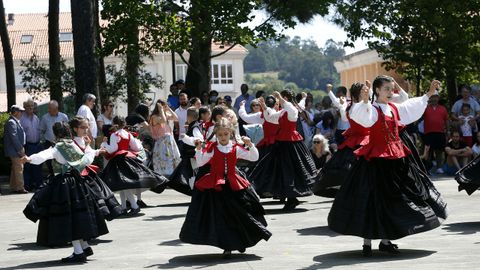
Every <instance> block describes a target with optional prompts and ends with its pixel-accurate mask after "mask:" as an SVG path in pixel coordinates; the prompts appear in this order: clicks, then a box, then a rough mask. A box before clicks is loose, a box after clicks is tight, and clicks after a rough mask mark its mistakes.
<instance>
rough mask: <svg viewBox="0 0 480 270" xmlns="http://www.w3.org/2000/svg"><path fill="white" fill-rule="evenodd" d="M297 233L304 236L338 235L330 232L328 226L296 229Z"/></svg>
mask: <svg viewBox="0 0 480 270" xmlns="http://www.w3.org/2000/svg"><path fill="white" fill-rule="evenodd" d="M297 233H298V234H300V235H304V236H311V235H322V236H330V237H335V236H338V235H339V234H338V233H336V232H334V231H332V230H330V228H328V226H316V227H311V228H304V229H298V230H297Z"/></svg>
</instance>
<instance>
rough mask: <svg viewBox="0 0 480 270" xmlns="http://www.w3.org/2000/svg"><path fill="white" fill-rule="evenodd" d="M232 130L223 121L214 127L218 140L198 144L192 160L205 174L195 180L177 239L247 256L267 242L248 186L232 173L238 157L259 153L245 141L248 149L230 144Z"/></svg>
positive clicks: (261, 212) (261, 217) (256, 202)
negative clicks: (261, 242)
mask: <svg viewBox="0 0 480 270" xmlns="http://www.w3.org/2000/svg"><path fill="white" fill-rule="evenodd" d="M233 130H234V129H233V126H232V124H231V123H230V121H228V120H227V119H225V118H224V119H220V120H218V121H217V122H216V123H215V129H214V133H215V135H216V141H215V142H210V143H208V144H207V145H206V147H205V148H204V149H202V148H201V145H202V144H201V141H200V140H198V139H197V140H196V142H195V144H196V152H195V158H196V160H197V163H198V165H199V166H202V165H204V164H209V165H210V166H209V171H208V172H207V173H206V174H205V175H203V176H202V177H201V178H200V179H198V180H197V181H196V182H195V186H194V187H195V188H194V190H193V194H192V201H191V203H190V206H189V208H188V212H187V216H186V218H185V222H184V223H183V226H182V230H181V232H180V240H181V241H183V242H186V243H190V244H197V245H211V246H216V247H219V248H221V249H223V250H224V255H225V256H226V257H229V256H230V254H231V251H232V250H238V251H240V252H242V253H243V252H245V249H246V248H248V247H251V246H254V245H256V244H257V243H258V242H259V241H260V240H262V239H264V240H268V239H269V238H270V236H271V233H270V232H269V231H268V230H267V228H266V226H267V222H266V221H265V218H264V210H263V207H262V205H261V204H260V200H259V198H258V196H257V195H256V193H255V191H254V190H253V189H252V187H251V186H250V183H249V182H248V181H247V180H246V179H245V178H243V177H242V176H241V175H239V174H237V172H236V163H237V159H239V158H241V159H244V160H249V161H255V160H257V159H258V150H257V148H255V145H253V144H252V142H251V141H250V139H249V138H247V137H243V138H242V140H243V142H244V144H245V146H246V147H248V149H247V148H244V147H243V146H240V145H238V144H237V143H236V142H235V140H233V138H232V137H233V136H232V134H233Z"/></svg>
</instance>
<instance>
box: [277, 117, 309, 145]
mask: <svg viewBox="0 0 480 270" xmlns="http://www.w3.org/2000/svg"><path fill="white" fill-rule="evenodd" d="M278 125H279V130H278V134H277V138H276V139H277V141H287V142H296V141H303V137H302V135H300V133H298V131H297V121H293V122H292V121H290V120H288V112H287V111H285V112H284V113H282V115H281V116H280V119H278Z"/></svg>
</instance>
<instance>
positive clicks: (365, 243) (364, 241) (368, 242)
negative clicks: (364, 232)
mask: <svg viewBox="0 0 480 270" xmlns="http://www.w3.org/2000/svg"><path fill="white" fill-rule="evenodd" d="M363 244H364V245H365V246H372V239H366V238H363Z"/></svg>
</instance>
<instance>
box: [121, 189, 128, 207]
mask: <svg viewBox="0 0 480 270" xmlns="http://www.w3.org/2000/svg"><path fill="white" fill-rule="evenodd" d="M120 203H121V204H122V209H124V210H125V209H127V197H126V196H125V191H123V190H122V191H120Z"/></svg>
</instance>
